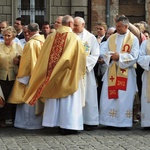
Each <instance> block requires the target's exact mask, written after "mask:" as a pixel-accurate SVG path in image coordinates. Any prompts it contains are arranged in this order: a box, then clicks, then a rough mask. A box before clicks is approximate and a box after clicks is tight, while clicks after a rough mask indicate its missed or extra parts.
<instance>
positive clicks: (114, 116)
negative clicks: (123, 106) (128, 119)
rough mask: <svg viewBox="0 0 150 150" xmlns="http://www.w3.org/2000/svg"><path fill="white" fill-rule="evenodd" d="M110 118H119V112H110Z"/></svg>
mask: <svg viewBox="0 0 150 150" xmlns="http://www.w3.org/2000/svg"><path fill="white" fill-rule="evenodd" d="M109 116H110V117H112V118H116V117H117V110H115V109H111V110H110V112H109Z"/></svg>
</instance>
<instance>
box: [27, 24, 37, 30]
mask: <svg viewBox="0 0 150 150" xmlns="http://www.w3.org/2000/svg"><path fill="white" fill-rule="evenodd" d="M28 30H29V31H30V32H37V31H39V25H38V24H37V23H29V24H28Z"/></svg>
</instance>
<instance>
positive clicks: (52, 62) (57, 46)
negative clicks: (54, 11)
mask: <svg viewBox="0 0 150 150" xmlns="http://www.w3.org/2000/svg"><path fill="white" fill-rule="evenodd" d="M67 35H68V34H67V33H57V34H56V36H55V40H54V43H53V45H52V49H51V52H50V55H49V60H48V66H47V73H46V78H45V81H44V82H43V83H42V84H41V85H40V87H39V88H38V89H37V91H36V93H35V94H34V95H33V97H32V99H31V101H30V102H29V104H30V105H34V104H35V103H36V101H37V100H38V99H39V97H40V96H41V93H42V92H43V90H44V88H45V87H46V85H47V84H48V82H49V79H50V77H51V74H52V71H53V69H54V67H55V66H56V64H57V62H58V61H59V59H60V57H61V56H62V53H63V49H64V45H65V42H66V38H67ZM60 39H61V40H62V41H61V42H60Z"/></svg>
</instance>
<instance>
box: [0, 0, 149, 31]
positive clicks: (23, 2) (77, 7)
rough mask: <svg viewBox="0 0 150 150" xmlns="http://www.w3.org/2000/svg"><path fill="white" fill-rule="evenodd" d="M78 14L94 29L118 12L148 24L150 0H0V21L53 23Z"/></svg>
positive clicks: (110, 24) (111, 20)
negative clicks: (67, 15) (18, 20)
mask: <svg viewBox="0 0 150 150" xmlns="http://www.w3.org/2000/svg"><path fill="white" fill-rule="evenodd" d="M66 14H69V15H72V16H73V17H74V16H81V17H83V18H84V19H85V21H86V28H87V29H88V30H89V31H92V32H94V30H95V26H96V24H97V23H98V22H101V21H104V22H106V23H107V24H108V26H114V17H115V15H117V14H124V15H126V16H127V17H128V18H129V20H130V21H131V22H132V23H136V22H139V21H146V22H147V23H148V24H150V0H134V1H133V0H42V1H41V0H1V1H0V21H4V20H7V21H9V22H10V24H12V25H13V23H14V21H15V18H17V17H24V18H25V20H26V22H27V23H29V22H37V23H39V24H41V23H42V22H43V21H45V20H47V21H49V22H50V24H53V23H54V21H55V19H56V17H57V16H59V15H62V16H63V15H66Z"/></svg>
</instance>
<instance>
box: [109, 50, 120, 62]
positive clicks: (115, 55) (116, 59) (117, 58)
mask: <svg viewBox="0 0 150 150" xmlns="http://www.w3.org/2000/svg"><path fill="white" fill-rule="evenodd" d="M110 60H112V61H118V60H119V53H117V52H114V53H111V57H110Z"/></svg>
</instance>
